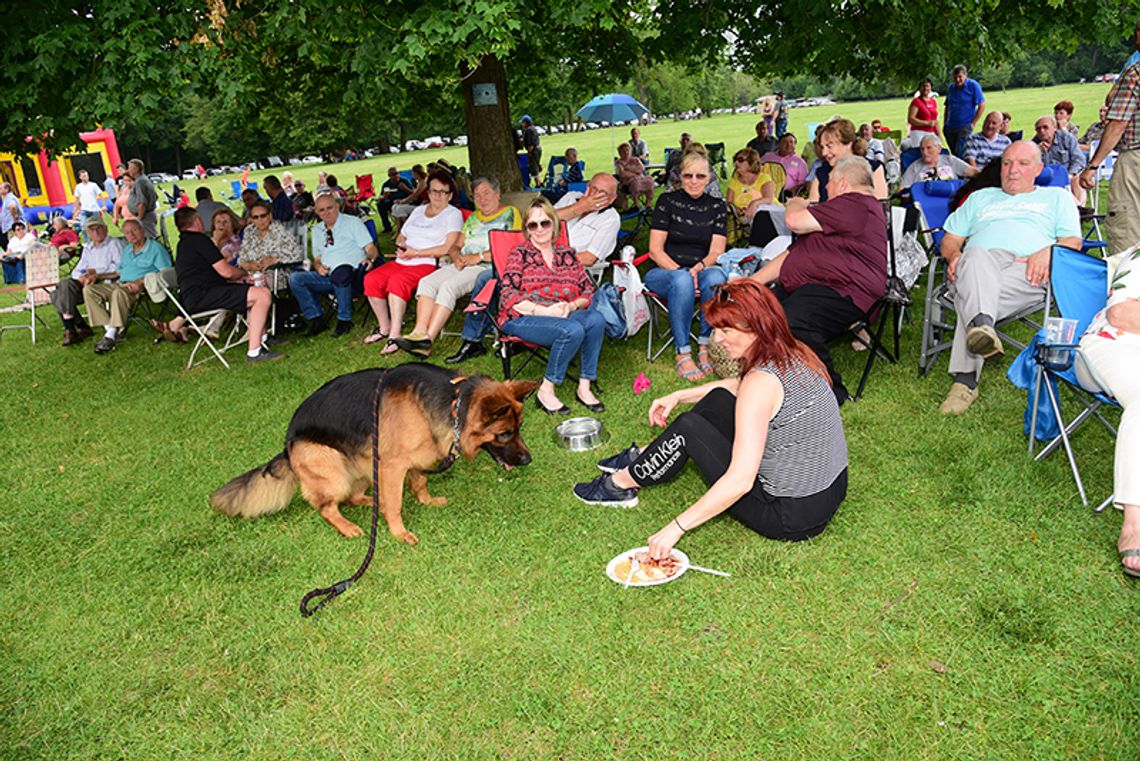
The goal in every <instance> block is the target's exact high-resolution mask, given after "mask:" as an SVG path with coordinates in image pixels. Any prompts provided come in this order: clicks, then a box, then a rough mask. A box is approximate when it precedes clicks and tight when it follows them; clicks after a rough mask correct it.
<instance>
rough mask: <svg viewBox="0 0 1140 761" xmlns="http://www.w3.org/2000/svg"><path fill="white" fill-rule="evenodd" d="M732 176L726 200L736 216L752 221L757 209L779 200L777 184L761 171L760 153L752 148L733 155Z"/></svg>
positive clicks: (762, 166) (762, 169)
mask: <svg viewBox="0 0 1140 761" xmlns="http://www.w3.org/2000/svg"><path fill="white" fill-rule="evenodd" d="M732 166H733V170H732V179H731V180H729V182H728V194H727V195H726V196H725V200H726V201H728V206H729V208H730V209H732V213H733V214H734V215H736V218H737V219H740V220H743V221H744V222H746V223H748V224H752V217H753V215H755V214H756V209H758V208H760V207H761V206H768V205H770V204H774V203H779V201H777V200H776V183H775V181H774V180H773V179H772V176H771V175H770V174H768V173H767V172H766V171H764V165H763V164H761V163H760V154H758V153H757V152H756V151H754V150H752V149H751V148H741V149H740V150H739V151H737V152H736V154H735V155H734V156H733V157H732Z"/></svg>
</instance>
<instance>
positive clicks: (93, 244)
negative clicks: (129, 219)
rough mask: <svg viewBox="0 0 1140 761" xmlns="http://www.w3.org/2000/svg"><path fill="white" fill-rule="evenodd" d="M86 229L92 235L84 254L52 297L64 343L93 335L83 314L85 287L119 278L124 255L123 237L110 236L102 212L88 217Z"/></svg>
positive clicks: (78, 340) (88, 234) (84, 227)
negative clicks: (80, 307)
mask: <svg viewBox="0 0 1140 761" xmlns="http://www.w3.org/2000/svg"><path fill="white" fill-rule="evenodd" d="M83 230H84V232H85V233H87V237H88V238H89V240H88V242H87V243H86V244H85V245H84V246H83V254H82V255H81V256H80V257H79V262H78V263H77V264H76V265H75V269H73V270H72V271H71V277H69V278H67V279H66V280H61V281H60V283H59V287H58V288H56V290H55V294H53V296H52V303H53V304H55V311H57V312H59V318H60V320H62V321H63V345H64V346H71V345H73V344H77V343H79V342H80V341H83V340H84V339H86V338H87V337H88V336H90V335H91V332H92V331H91V328H90V326H88V325H87V323H86V322H84V321H83V317H82V316H81V315H80V314H79V305H80V304H82V303H83V290H84V288H86V287H87V286H89V285H94V284H95V283H98V282H99V281H102V280H112V279H115V278H118V277H119V262H120V261H122V256H123V241H122V239H121V238H111V237H108V235H107V223H106V222H105V221H103V217H102V215H100V216H98V217H88V218H87V220H86V221H85V222H84V223H83Z"/></svg>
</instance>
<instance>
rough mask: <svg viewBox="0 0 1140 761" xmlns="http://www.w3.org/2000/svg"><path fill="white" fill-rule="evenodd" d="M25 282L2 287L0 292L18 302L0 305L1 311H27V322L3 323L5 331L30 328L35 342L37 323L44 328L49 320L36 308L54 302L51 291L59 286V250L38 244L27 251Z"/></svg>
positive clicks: (0, 331) (1, 312)
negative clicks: (44, 318)
mask: <svg viewBox="0 0 1140 761" xmlns="http://www.w3.org/2000/svg"><path fill="white" fill-rule="evenodd" d="M24 265H25V270H24V271H25V282H24V285H22V286H14V287H11V288H4V289H0V293H3V294H6V295H8V296H9V297H10V298H11V297H16V296H17V295H18V298H17V299H16V303H14V304H11V305H7V306H2V307H0V314H18V313H20V312H27V313H28V322H27V323H16V324H11V325H0V335H3V331H5V330H30V331H31V332H32V343H33V344H34V343H35V342H36V322H37V321H38V322H39V324H40V325H42V326H43V327H44V328H45V329H46V328H47V323H45V322H44V321H43V319H42V318H40V316H39V315H37V314H36V307H38V306H43V305H44V304H47V303H49V302H50V301H51V291H52V290H53V289H54V288H55V287H56V286H57V285H59V253H58V252H57V251H56V250H55V249H54V248H50V247H48V246H42V245H35V246H32V248H30V249H29V250H28V252H27V253H26V254H24Z"/></svg>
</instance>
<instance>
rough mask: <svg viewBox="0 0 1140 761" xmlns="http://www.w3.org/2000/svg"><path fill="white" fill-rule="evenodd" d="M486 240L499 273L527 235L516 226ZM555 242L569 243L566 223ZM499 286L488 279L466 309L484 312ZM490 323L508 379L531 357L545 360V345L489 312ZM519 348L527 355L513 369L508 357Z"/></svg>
mask: <svg viewBox="0 0 1140 761" xmlns="http://www.w3.org/2000/svg"><path fill="white" fill-rule="evenodd" d="M488 240H489V241H490V245H491V262H492V264H491V266H492V267H493V268H494V271H495V274H496V275H498V274H499V273H501V272H502V271H503V268H504V267H506V264H507V257H508V256H509V255H510V253H511V251H512V250H513V249H514V248H515V247H516V246H518V245H520V244H522V243H523V242H524V241H525V240H526V236H524V235H523V233H522V232H521V231H519V230H492V231H491V233H490V235H489V237H488ZM556 244H557V245H559V246H568V245H569V244H570V238H569V236H568V235H567V233H566V223H565V222H564V223H562V226H561V229H560V230H559V233H558V240H557V241H556ZM498 287H499V281H498V279H497V278H492V279H491V280H488V281H487V284H486V285H485V286H483V289H482V290H480V291H479V293H476V294H473V295H472V297H471V300H470V302H469V303H468V305H467V308H466V309H464V310H463V311H465V312H486V311H487V310H489V309H490V308H491V304H492V303H494V301H495V292H496V290H497V289H498ZM490 317H491V324H492V326H493V327H494V329H495V351H496V352H498V354H499V358H500V359H501V360H502V362H503V379H504V380H510V379H511V378H513V377H515V376H516V375H518V373H520V372H522V370H523V368H525V367H526V366H527V365H528V364H530V361H531V360H532V359H538V360H539V361H541V362H546V357H547V354H546V351H545V349H546V347H543V346H539V345H538V344H532V343H529V342H527V341H524V340H522V339H521V338H518V337H516V336H512V335H511V334H510V333H507V332H505V331H504V330H503V327H502V323H501V322H500V321H499V315H498V314H491V315H490ZM519 351H521V352H522V353H524V354H525V355H526V358H525V359H524V360H523V361H522V364H521V365H518V366H517V367H515V368H514V369H513V371H512V368H511V357H512V356H513V355H514V354H516V353H518V352H519Z"/></svg>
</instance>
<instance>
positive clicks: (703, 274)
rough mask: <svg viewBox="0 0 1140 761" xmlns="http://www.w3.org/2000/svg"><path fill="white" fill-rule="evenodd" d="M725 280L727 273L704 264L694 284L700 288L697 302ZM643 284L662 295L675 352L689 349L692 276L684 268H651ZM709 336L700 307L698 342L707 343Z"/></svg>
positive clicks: (689, 350) (693, 293)
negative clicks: (699, 297)
mask: <svg viewBox="0 0 1140 761" xmlns="http://www.w3.org/2000/svg"><path fill="white" fill-rule="evenodd" d="M727 280H728V275H726V274H725V272H724V270H722V269H721V268H720V267H705V268H703V269H702V270H701V271H700V272H698V273H697V284H698V285H699V286H700V289H701V303H702V304H704V303H705V302H706V301H708V300H709V299H711V298H712V297H713V296H714V295H715V293H716V287H717V286H718V285H720V284H721V283H724V282H726V281H727ZM645 287H646V288H648V289H649V290H651V291H653V292H654V293H656V294H657V295H658V296H662V297H663V298H664V299H665V304H666V306H668V307H669V329H670V330H672V331H673V343H675V344H676V348H677V353H678V354H688V353H689V352H691V351H692V347H691V346H689V325H691V324H692V322H693V311H694V305H695V303H696V300H697V292H696V289H694V288H693V276H692V275H690V274H689V270H687V269H685V268H684V267H681V268H679V269H675V270H666V269H661V268H660V267H654V268H653V269H651V270H649V272H646V273H645ZM710 335H712V326H711V325H709V323H708V321H707V320H706V319H705V313H704V310H701V332H700V339H699V340H698V343H700V344H702V345H703V344H707V343H708V342H709V336H710Z"/></svg>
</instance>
